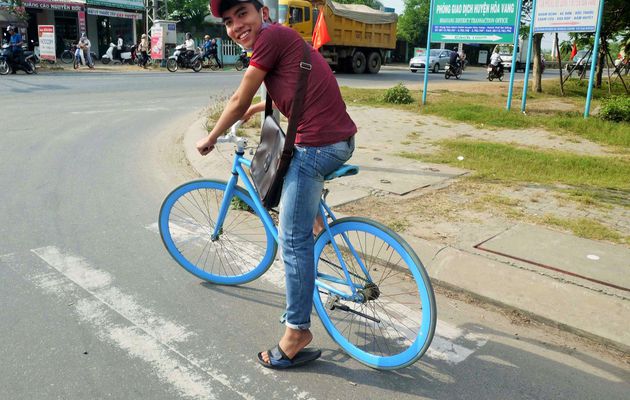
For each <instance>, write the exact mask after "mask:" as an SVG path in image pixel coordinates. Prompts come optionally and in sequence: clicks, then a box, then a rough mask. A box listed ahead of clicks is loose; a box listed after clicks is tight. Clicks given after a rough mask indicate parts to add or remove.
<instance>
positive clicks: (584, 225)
mask: <svg viewBox="0 0 630 400" xmlns="http://www.w3.org/2000/svg"><path fill="white" fill-rule="evenodd" d="M542 222H543V223H545V224H547V225H551V226H556V227H559V228H562V229H564V230H568V231H571V232H573V234H575V235H576V236H579V237H583V238H586V239H595V240H609V241H611V242H616V243H628V239H629V238H627V237H624V236H622V235H620V234H619V232H617V231H614V230H612V229H610V228H608V227H607V226H605V225H603V224H601V223H599V222H597V221H594V220H592V219H588V218H575V219H568V218H558V217H555V216H552V215H545V216H544V217H543V218H542Z"/></svg>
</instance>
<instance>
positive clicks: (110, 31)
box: [86, 0, 145, 56]
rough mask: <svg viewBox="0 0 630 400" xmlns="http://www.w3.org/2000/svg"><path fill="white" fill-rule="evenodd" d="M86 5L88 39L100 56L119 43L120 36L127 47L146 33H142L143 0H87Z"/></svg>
mask: <svg viewBox="0 0 630 400" xmlns="http://www.w3.org/2000/svg"><path fill="white" fill-rule="evenodd" d="M86 3H87V30H88V37H89V39H90V41H91V42H92V48H93V49H94V50H95V51H97V54H98V55H99V56H100V55H102V54H104V53H105V51H107V48H108V47H109V44H110V43H116V42H117V39H118V36H119V35H120V36H122V38H123V41H124V43H125V45H126V46H131V45H133V44H135V43H137V42H138V40H139V36H140V35H141V34H142V33H144V32H143V31H141V27H142V26H144V25H143V23H142V21H143V18H144V10H145V8H144V1H143V0H86Z"/></svg>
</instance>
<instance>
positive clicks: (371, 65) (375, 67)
mask: <svg viewBox="0 0 630 400" xmlns="http://www.w3.org/2000/svg"><path fill="white" fill-rule="evenodd" d="M380 70H381V55H380V54H379V53H377V52H373V53H370V55H369V56H368V59H367V71H366V72H369V73H370V74H378V71H380Z"/></svg>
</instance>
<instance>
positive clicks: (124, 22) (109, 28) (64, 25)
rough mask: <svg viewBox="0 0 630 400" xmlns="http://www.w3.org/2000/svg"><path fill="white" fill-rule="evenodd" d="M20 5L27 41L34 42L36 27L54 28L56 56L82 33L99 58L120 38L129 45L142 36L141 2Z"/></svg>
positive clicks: (35, 0) (66, 0) (29, 0)
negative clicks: (24, 14)
mask: <svg viewBox="0 0 630 400" xmlns="http://www.w3.org/2000/svg"><path fill="white" fill-rule="evenodd" d="M2 3H3V2H2V0H0V5H1V4H2ZM5 4H7V3H5ZM21 5H22V7H23V8H24V10H25V12H26V16H27V19H26V21H25V25H26V27H25V29H24V28H23V29H22V30H23V31H24V33H26V38H27V40H28V42H29V43H30V42H31V40H32V41H37V26H38V25H54V26H55V35H56V46H57V55H58V56H59V55H60V54H61V52H63V50H64V49H65V48H67V47H68V46H70V45H71V44H72V43H76V42H77V40H78V39H79V37H81V33H83V32H85V33H86V34H87V36H88V38H89V39H90V42H91V43H92V51H94V52H95V53H96V54H97V56H98V57H99V58H100V56H101V55H103V54H104V53H105V51H106V50H107V48H108V47H109V44H110V43H112V42H113V43H116V41H117V38H118V36H119V35H120V36H122V38H123V41H124V42H125V44H126V45H132V44H134V43H137V42H138V40H139V36H140V35H141V34H142V33H144V26H145V22H144V20H145V18H146V12H145V6H144V1H143V0H22V4H21ZM31 46H32V45H31Z"/></svg>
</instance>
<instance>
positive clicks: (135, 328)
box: [31, 246, 254, 400]
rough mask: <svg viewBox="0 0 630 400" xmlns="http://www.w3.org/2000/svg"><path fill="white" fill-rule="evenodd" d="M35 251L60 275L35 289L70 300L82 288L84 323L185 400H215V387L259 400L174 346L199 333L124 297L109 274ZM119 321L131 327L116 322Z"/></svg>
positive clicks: (48, 250) (41, 280) (43, 279)
mask: <svg viewBox="0 0 630 400" xmlns="http://www.w3.org/2000/svg"><path fill="white" fill-rule="evenodd" d="M31 251H32V252H33V253H34V254H36V255H37V256H38V257H39V258H41V259H42V260H43V261H44V262H46V264H48V265H49V266H50V267H51V268H52V269H53V270H55V271H56V272H57V273H54V272H53V273H46V274H40V275H37V276H36V277H35V279H34V281H35V282H36V284H37V283H38V284H39V286H40V287H41V288H42V289H44V290H47V291H49V292H51V293H56V294H58V295H65V294H67V293H69V292H70V291H72V290H76V288H77V287H79V288H81V289H83V290H84V291H85V292H87V293H88V294H89V295H90V296H89V297H82V298H80V299H79V300H77V302H76V304H75V305H74V307H75V310H76V312H77V314H78V315H79V317H80V318H81V319H82V320H84V321H86V322H88V323H90V324H91V325H93V326H94V327H95V328H96V329H97V333H98V335H99V337H100V338H101V339H103V340H106V341H110V342H112V343H114V344H116V345H117V346H119V347H120V348H121V349H123V350H125V351H126V352H127V353H128V354H129V355H130V356H132V357H135V358H138V359H140V360H143V361H145V362H147V363H149V364H150V365H151V366H152V367H153V368H154V370H155V373H156V375H157V376H158V377H160V379H162V380H163V381H164V382H167V383H169V384H170V385H172V386H173V387H174V388H175V389H176V390H177V391H178V392H179V393H181V394H182V395H184V396H186V397H190V398H194V399H215V398H217V393H215V391H214V390H213V384H212V381H215V382H217V383H220V384H221V385H223V386H224V387H225V388H227V389H228V390H230V391H231V392H234V393H236V394H238V395H240V396H241V397H242V398H244V399H247V400H250V399H254V396H252V395H250V394H248V393H243V392H240V391H238V390H237V389H236V388H235V387H234V385H233V383H232V382H231V381H230V380H229V379H228V378H227V377H226V376H225V375H224V374H222V373H221V372H220V371H218V370H214V369H211V368H203V367H201V366H200V363H199V362H196V361H195V360H192V359H191V357H188V356H185V355H184V354H182V352H180V351H179V350H177V349H176V348H175V346H176V345H177V344H178V343H181V342H185V341H186V340H187V339H188V338H190V337H192V336H193V335H194V333H193V332H190V331H188V330H187V329H186V327H184V326H182V325H179V324H177V323H175V322H172V321H169V320H168V319H166V318H164V317H162V316H160V315H158V314H157V313H155V312H154V311H152V310H150V309H148V308H146V307H144V306H142V305H140V304H139V303H138V301H137V300H136V299H135V298H134V297H133V296H131V295H128V294H125V293H122V292H121V291H120V290H119V289H118V288H116V287H115V286H113V285H112V282H113V277H112V276H111V275H110V274H109V273H107V272H106V271H102V270H99V269H97V268H95V267H93V266H91V265H90V264H89V263H88V261H87V260H85V259H83V258H82V257H79V256H76V255H73V254H69V253H64V252H62V251H61V250H60V249H58V248H57V247H54V246H48V247H42V248H38V249H33V250H31ZM59 274H61V277H60V276H59ZM68 281H70V282H71V283H70V282H68ZM120 317H123V318H124V319H125V320H127V321H128V323H124V324H121V323H120V322H116V320H117V319H119V318H120ZM214 386H215V387H216V384H215V385H214Z"/></svg>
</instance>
